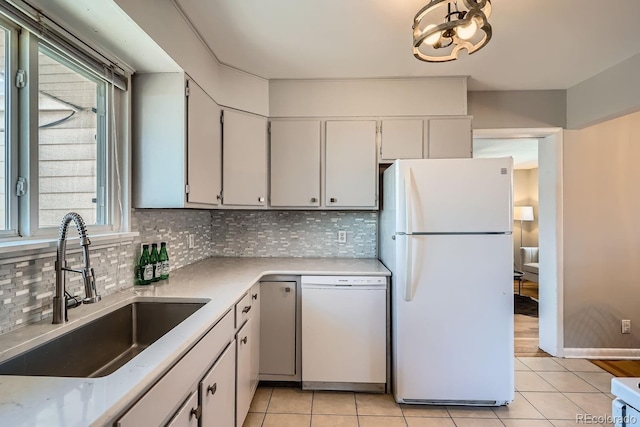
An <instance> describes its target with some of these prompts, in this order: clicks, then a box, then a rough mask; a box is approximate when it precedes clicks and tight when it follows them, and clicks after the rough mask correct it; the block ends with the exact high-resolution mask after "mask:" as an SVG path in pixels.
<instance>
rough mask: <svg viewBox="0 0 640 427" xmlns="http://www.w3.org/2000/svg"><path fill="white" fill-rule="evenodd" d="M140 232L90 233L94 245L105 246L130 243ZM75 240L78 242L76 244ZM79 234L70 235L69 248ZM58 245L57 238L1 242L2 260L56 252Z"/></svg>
mask: <svg viewBox="0 0 640 427" xmlns="http://www.w3.org/2000/svg"><path fill="white" fill-rule="evenodd" d="M139 234H140V233H138V232H124V233H104V234H94V235H89V239H90V240H91V244H92V246H91V247H93V246H104V245H113V244H121V243H129V242H131V241H133V239H134V238H135V237H137V236H138V235H139ZM74 242H76V243H75V244H74ZM77 242H79V238H78V236H70V237H69V238H67V248H68V249H72V248H73V247H75V246H76V245H78V243H77ZM57 247H58V239H57V238H44V239H26V238H25V239H16V240H11V241H5V242H0V260H3V261H4V260H5V259H6V258H13V257H17V256H21V255H26V254H31V253H46V252H55V251H56V249H57Z"/></svg>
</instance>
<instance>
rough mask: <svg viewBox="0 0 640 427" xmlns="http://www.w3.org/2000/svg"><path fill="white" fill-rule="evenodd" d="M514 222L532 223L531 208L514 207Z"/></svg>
mask: <svg viewBox="0 0 640 427" xmlns="http://www.w3.org/2000/svg"><path fill="white" fill-rule="evenodd" d="M513 219H514V221H533V206H514V207H513Z"/></svg>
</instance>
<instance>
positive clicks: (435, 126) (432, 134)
mask: <svg viewBox="0 0 640 427" xmlns="http://www.w3.org/2000/svg"><path fill="white" fill-rule="evenodd" d="M472 141H473V139H472V131H471V119H470V118H468V117H456V118H446V119H431V120H429V125H428V126H426V123H425V157H426V158H429V159H447V158H466V157H472V151H473V148H472V147H473V145H472V144H473V142H472ZM427 153H428V155H426V154H427Z"/></svg>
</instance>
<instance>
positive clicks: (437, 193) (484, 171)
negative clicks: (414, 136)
mask: <svg viewBox="0 0 640 427" xmlns="http://www.w3.org/2000/svg"><path fill="white" fill-rule="evenodd" d="M395 166H396V171H395V172H396V176H395V182H396V188H395V191H396V194H397V196H396V202H397V205H396V206H395V208H396V209H397V216H396V218H397V220H396V221H397V223H396V232H399V233H407V234H412V233H505V232H510V231H511V230H512V224H513V220H512V216H513V215H512V206H513V202H512V194H513V190H512V168H513V160H512V159H511V158H510V157H508V158H500V159H430V160H398V161H397V162H396V165H395Z"/></svg>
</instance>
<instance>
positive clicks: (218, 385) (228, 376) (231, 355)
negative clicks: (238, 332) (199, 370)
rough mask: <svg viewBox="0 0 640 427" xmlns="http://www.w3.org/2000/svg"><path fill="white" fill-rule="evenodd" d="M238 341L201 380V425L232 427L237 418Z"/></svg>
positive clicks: (207, 426)
mask: <svg viewBox="0 0 640 427" xmlns="http://www.w3.org/2000/svg"><path fill="white" fill-rule="evenodd" d="M235 368H236V343H235V341H233V342H232V343H231V345H229V347H227V349H226V350H225V351H224V353H222V355H221V356H220V358H218V360H217V361H216V363H215V364H214V365H213V367H212V368H211V370H210V371H209V372H208V373H207V374H206V375H205V376H204V378H203V379H202V381H201V382H200V399H201V406H202V420H201V424H200V425H201V427H230V426H233V423H234V420H235V416H236V414H235V396H236V375H235V372H236V369H235Z"/></svg>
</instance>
